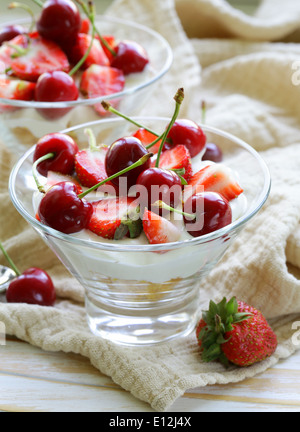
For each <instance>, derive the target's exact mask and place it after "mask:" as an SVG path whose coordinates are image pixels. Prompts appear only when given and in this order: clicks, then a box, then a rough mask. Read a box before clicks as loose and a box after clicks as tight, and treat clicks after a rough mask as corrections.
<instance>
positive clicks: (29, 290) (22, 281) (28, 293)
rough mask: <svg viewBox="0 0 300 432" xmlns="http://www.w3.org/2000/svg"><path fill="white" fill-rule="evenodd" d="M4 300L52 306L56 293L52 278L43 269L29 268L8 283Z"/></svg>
mask: <svg viewBox="0 0 300 432" xmlns="http://www.w3.org/2000/svg"><path fill="white" fill-rule="evenodd" d="M6 300H7V302H8V303H27V304H35V305H40V306H54V304H55V301H56V293H55V288H54V285H53V282H52V279H51V278H50V276H49V275H48V274H47V273H46V272H45V271H44V270H42V269H39V268H36V267H33V268H30V269H28V270H26V271H25V272H23V273H22V274H21V275H20V276H18V277H17V278H16V279H14V280H13V281H12V282H11V283H10V285H9V287H8V289H7V291H6Z"/></svg>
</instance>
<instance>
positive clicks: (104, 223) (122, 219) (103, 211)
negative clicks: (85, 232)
mask: <svg viewBox="0 0 300 432" xmlns="http://www.w3.org/2000/svg"><path fill="white" fill-rule="evenodd" d="M92 206H93V215H92V217H91V220H90V222H89V224H88V227H87V228H88V229H89V230H90V231H92V232H93V233H95V234H97V235H98V236H100V237H103V238H107V239H111V240H112V239H114V240H121V239H122V238H123V237H125V236H126V235H129V236H130V238H136V237H138V236H139V235H140V234H141V232H142V221H141V219H140V215H139V205H138V204H137V203H136V202H135V198H130V197H116V198H109V199H102V200H100V201H97V202H93V203H92Z"/></svg>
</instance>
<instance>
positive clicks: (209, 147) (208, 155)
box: [202, 143, 223, 163]
mask: <svg viewBox="0 0 300 432" xmlns="http://www.w3.org/2000/svg"><path fill="white" fill-rule="evenodd" d="M202 160H204V161H207V160H208V161H212V162H216V163H218V162H222V160H223V152H222V150H221V149H220V147H219V146H218V145H217V144H215V143H207V144H206V150H205V153H204V155H203V157H202Z"/></svg>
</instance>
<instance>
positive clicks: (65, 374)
mask: <svg viewBox="0 0 300 432" xmlns="http://www.w3.org/2000/svg"><path fill="white" fill-rule="evenodd" d="M299 382H300V351H298V352H297V353H296V354H295V355H294V356H292V357H290V358H289V359H287V360H284V361H282V362H280V363H279V364H277V365H276V366H275V367H273V368H271V369H269V370H268V371H266V372H265V373H263V374H260V375H258V376H256V377H254V378H251V379H247V380H245V381H243V382H241V383H238V384H230V385H216V386H209V387H205V388H195V389H191V390H189V391H187V392H186V393H185V394H184V395H183V396H182V397H181V398H179V399H177V400H176V402H175V403H174V404H173V405H172V407H170V409H169V410H168V411H167V413H176V412H190V413H193V412H194V413H196V412H224V411H227V412H299V411H300V386H299ZM0 388H1V391H0V411H3V412H102V413H118V412H144V413H147V412H150V413H151V412H155V411H154V410H153V409H152V408H151V407H150V406H149V405H148V404H146V403H144V402H142V401H140V400H138V399H136V398H135V397H134V396H132V395H131V394H130V393H128V392H127V391H125V390H124V389H122V388H121V387H119V386H118V385H116V384H115V383H114V382H113V381H112V380H111V379H110V378H109V377H107V376H105V375H102V374H101V373H100V372H99V371H98V370H97V369H95V368H94V367H93V366H92V365H91V364H90V362H89V360H88V359H86V358H84V357H81V356H79V355H77V354H65V353H61V352H59V353H53V352H45V351H43V350H41V349H39V348H36V347H33V346H30V345H29V344H27V343H25V342H22V341H19V340H17V339H15V338H7V339H6V345H2V346H0Z"/></svg>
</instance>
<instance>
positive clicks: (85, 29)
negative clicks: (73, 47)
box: [80, 18, 90, 34]
mask: <svg viewBox="0 0 300 432" xmlns="http://www.w3.org/2000/svg"><path fill="white" fill-rule="evenodd" d="M89 31H90V20H89V19H88V18H84V19H82V20H81V29H80V33H86V34H88V33H89Z"/></svg>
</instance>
